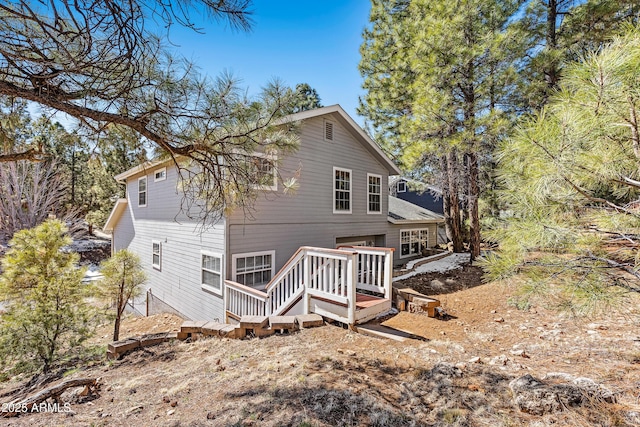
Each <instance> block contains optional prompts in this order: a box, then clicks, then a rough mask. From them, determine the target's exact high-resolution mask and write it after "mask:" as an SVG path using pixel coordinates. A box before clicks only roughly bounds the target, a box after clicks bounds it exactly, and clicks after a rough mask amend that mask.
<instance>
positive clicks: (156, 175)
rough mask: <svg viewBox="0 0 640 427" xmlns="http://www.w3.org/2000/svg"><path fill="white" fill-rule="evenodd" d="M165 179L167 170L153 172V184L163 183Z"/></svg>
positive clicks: (161, 169)
mask: <svg viewBox="0 0 640 427" xmlns="http://www.w3.org/2000/svg"><path fill="white" fill-rule="evenodd" d="M165 179H167V168H166V167H164V168H160V169H156V170H155V171H154V172H153V182H158V181H164V180H165Z"/></svg>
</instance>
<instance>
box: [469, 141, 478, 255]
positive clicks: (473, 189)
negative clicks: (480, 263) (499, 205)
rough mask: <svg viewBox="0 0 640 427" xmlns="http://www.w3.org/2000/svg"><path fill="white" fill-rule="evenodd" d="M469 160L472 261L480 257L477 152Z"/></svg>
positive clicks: (470, 246) (470, 154)
mask: <svg viewBox="0 0 640 427" xmlns="http://www.w3.org/2000/svg"><path fill="white" fill-rule="evenodd" d="M467 159H468V160H469V166H468V167H469V195H468V197H469V200H468V203H469V253H470V254H471V261H473V260H474V259H476V258H477V257H478V256H479V255H480V217H479V213H478V197H479V193H480V189H479V187H478V155H477V154H476V153H475V152H471V153H468V154H467Z"/></svg>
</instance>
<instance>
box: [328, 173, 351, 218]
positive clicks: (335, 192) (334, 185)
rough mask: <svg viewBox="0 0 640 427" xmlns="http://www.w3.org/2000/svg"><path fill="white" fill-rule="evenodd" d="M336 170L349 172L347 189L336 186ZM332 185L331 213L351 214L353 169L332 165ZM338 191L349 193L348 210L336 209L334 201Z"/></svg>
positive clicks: (336, 199)
mask: <svg viewBox="0 0 640 427" xmlns="http://www.w3.org/2000/svg"><path fill="white" fill-rule="evenodd" d="M336 172H347V173H348V174H349V189H348V190H340V189H337V188H336ZM332 183H333V184H332V186H333V197H332V203H333V213H334V214H347V215H348V214H351V213H352V210H353V171H352V170H351V169H345V168H339V167H336V166H334V167H333V180H332ZM338 191H341V192H346V193H348V194H349V210H338V209H337V208H336V202H337V201H338V198H337V195H338Z"/></svg>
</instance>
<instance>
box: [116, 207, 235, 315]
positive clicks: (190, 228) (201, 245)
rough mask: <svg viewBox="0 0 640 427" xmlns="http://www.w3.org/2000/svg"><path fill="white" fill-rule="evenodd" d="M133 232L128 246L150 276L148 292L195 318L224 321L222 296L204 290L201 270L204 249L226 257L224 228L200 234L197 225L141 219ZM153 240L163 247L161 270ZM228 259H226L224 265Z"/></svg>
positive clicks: (219, 227) (218, 227) (135, 223)
mask: <svg viewBox="0 0 640 427" xmlns="http://www.w3.org/2000/svg"><path fill="white" fill-rule="evenodd" d="M123 217H124V215H123ZM121 222H122V220H121ZM118 228H120V223H119V224H118ZM133 233H134V234H133V237H132V239H131V241H130V243H129V245H128V246H129V249H130V250H131V251H133V252H135V253H136V254H137V255H138V256H139V257H140V258H141V260H142V265H143V267H144V269H145V271H146V273H147V276H148V281H147V287H146V289H151V292H152V293H153V295H154V296H156V297H157V298H159V299H161V300H162V301H164V302H165V303H167V304H169V305H170V306H171V307H173V308H174V309H175V310H177V311H178V312H180V313H183V314H185V315H187V316H188V317H190V318H192V319H203V320H209V319H215V318H217V319H220V320H223V319H224V307H223V302H222V297H221V296H218V295H215V294H212V293H210V292H208V291H205V290H203V289H202V288H201V269H200V262H201V252H200V251H201V250H206V251H209V252H214V253H217V254H220V255H223V254H224V245H225V242H224V227H223V226H222V225H220V226H217V227H215V228H212V229H209V230H207V231H206V232H204V233H202V234H200V233H199V232H198V228H197V224H195V223H183V224H178V223H177V222H173V221H153V220H146V219H137V220H136V221H135V222H134V230H133ZM116 241H117V240H116ZM153 241H160V242H161V245H162V263H161V269H160V270H157V269H155V268H154V267H153V266H152V242H153ZM224 260H225V258H224V256H223V257H222V264H223V266H224ZM223 268H224V267H223ZM224 274H225V273H224V271H223V277H224Z"/></svg>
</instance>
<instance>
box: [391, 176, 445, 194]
mask: <svg viewBox="0 0 640 427" xmlns="http://www.w3.org/2000/svg"><path fill="white" fill-rule="evenodd" d="M399 181H405V182H406V183H408V184H410V185H411V184H413V185H412V186H413V187H415V188H412V189H411V191H416V190H417V192H427V191H429V192H431V193H434V194H442V189H440V188H438V187H434V186H433V185H429V184H427V183H426V182H422V181H418V180H416V179H411V178H407V177H406V176H401V175H394V176H390V177H389V186H392V185H394V184H396V183H397V182H399Z"/></svg>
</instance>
